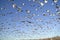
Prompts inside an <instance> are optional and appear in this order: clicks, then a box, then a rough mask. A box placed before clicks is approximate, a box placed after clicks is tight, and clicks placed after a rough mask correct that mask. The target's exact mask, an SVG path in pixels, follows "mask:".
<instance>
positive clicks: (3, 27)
mask: <svg viewBox="0 0 60 40" xmlns="http://www.w3.org/2000/svg"><path fill="white" fill-rule="evenodd" d="M8 1H9V3H11V7H12V8H13V11H14V10H15V12H12V11H8V10H9V9H7V8H6V7H1V8H0V35H1V36H2V35H4V34H5V33H6V34H7V35H8V34H14V33H16V35H17V34H18V33H19V34H21V35H22V36H25V35H27V34H31V35H32V34H38V35H39V34H41V33H42V32H49V31H50V32H51V29H54V27H55V26H57V24H60V5H58V4H57V2H58V0H52V1H53V2H52V4H51V5H52V6H54V7H55V9H56V10H55V13H53V12H51V10H49V9H47V10H45V12H46V13H44V10H43V7H44V6H45V5H46V4H47V3H48V0H43V2H40V1H39V0H28V2H31V1H33V3H37V4H39V6H37V7H36V8H35V10H32V11H35V12H36V13H32V11H31V10H29V9H26V10H24V9H23V8H22V7H20V6H19V5H17V4H16V3H14V1H15V0H8ZM22 6H23V7H24V6H26V4H25V3H22ZM30 6H31V7H32V8H34V7H35V6H36V5H35V4H31V5H30ZM39 9H40V10H41V12H43V13H39V14H37V13H38V11H39ZM3 11H4V12H5V11H8V12H7V13H4V12H3ZM24 13H26V15H25V14H24ZM21 15H23V16H21ZM40 16H42V17H40ZM43 17H45V18H47V20H46V19H45V18H43ZM54 22H55V23H54ZM50 25H51V26H52V25H53V26H52V27H50ZM25 29H26V31H27V32H25ZM28 32H29V33H28ZM31 35H27V36H28V37H30V36H31Z"/></svg>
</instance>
